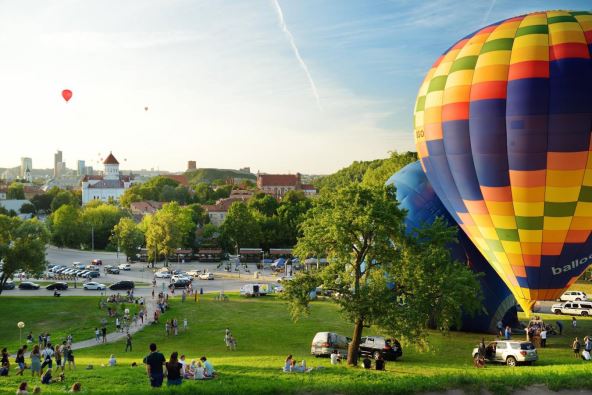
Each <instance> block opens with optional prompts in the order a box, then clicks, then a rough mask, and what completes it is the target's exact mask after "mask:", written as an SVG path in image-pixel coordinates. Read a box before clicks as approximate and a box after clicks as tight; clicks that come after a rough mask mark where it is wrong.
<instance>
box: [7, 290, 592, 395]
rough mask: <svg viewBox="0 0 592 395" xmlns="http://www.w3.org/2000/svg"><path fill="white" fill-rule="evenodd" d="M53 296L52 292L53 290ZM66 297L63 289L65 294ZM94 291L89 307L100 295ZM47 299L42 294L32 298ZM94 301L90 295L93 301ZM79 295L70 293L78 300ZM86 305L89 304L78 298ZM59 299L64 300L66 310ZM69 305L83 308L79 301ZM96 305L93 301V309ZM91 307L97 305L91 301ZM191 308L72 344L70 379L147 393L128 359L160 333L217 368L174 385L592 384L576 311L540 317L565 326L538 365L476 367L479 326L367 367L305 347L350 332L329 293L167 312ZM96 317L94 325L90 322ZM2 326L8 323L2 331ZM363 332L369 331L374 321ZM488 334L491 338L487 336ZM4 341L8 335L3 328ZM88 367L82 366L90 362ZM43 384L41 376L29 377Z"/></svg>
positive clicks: (208, 299) (206, 301)
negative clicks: (124, 334) (302, 306)
mask: <svg viewBox="0 0 592 395" xmlns="http://www.w3.org/2000/svg"><path fill="white" fill-rule="evenodd" d="M10 299H13V298H6V299H3V301H2V302H3V303H2V304H0V314H1V315H2V317H10V318H9V319H8V320H3V321H12V322H15V321H16V316H15V315H14V314H13V310H15V309H6V308H5V303H4V302H5V301H6V300H10ZM48 299H49V298H48ZM66 299H69V298H63V299H62V300H66ZM87 299H90V300H91V302H89V306H92V305H94V304H95V303H96V299H94V298H87ZM41 300H42V299H39V300H36V301H35V304H36V303H37V302H38V301H41ZM93 300H94V301H93ZM73 303H74V302H73ZM77 303H79V305H80V304H84V303H87V302H86V301H84V299H83V298H78V302H77ZM62 307H65V306H61V307H60V310H61V308H62ZM71 307H72V311H77V312H79V311H81V310H83V309H82V308H81V307H74V306H71ZM94 309H95V310H96V307H95V308H94ZM88 310H92V307H88ZM174 317H176V318H177V319H179V320H180V321H182V320H183V318H185V317H187V319H188V321H189V331H188V332H187V333H180V334H179V336H177V337H174V336H171V337H166V336H165V331H164V325H163V324H162V323H161V324H160V325H155V326H151V327H149V328H147V329H145V330H144V331H142V332H140V333H137V334H136V335H135V336H134V351H133V352H130V353H125V352H124V349H125V345H124V343H123V342H119V343H114V344H107V345H104V346H97V347H93V348H90V349H85V350H79V351H77V352H76V358H77V364H78V369H77V370H76V371H72V372H68V371H67V372H66V379H67V380H66V381H67V383H66V384H67V385H71V384H72V383H73V382H74V381H80V382H81V383H83V387H85V388H86V389H87V391H88V390H92V391H89V392H92V393H141V392H144V391H147V390H148V381H147V379H146V377H145V372H144V368H143V367H142V366H140V367H135V368H134V367H131V364H132V362H136V363H138V364H140V365H141V361H142V358H143V357H144V356H145V355H146V354H147V352H148V351H147V350H148V344H149V343H150V342H153V341H154V342H156V343H157V344H158V346H159V349H160V350H162V352H163V353H164V354H165V356H166V357H167V358H168V356H169V355H170V353H171V352H173V351H178V352H179V353H182V354H186V355H187V359H188V360H191V359H194V358H199V357H200V356H202V355H207V356H208V359H209V360H210V361H212V363H213V364H214V366H215V367H216V369H217V370H218V371H219V372H220V376H219V378H218V379H216V380H213V381H208V382H191V381H186V382H184V384H183V385H182V386H181V387H180V388H178V389H177V391H176V392H175V393H196V392H198V391H199V392H200V393H253V394H260V393H270V394H271V393H282V394H284V393H351V394H366V393H370V392H372V393H410V392H412V391H427V390H437V389H447V388H460V387H462V388H469V389H477V388H480V387H487V388H489V389H492V390H493V391H494V392H495V393H504V392H507V391H508V389H509V388H512V387H521V386H527V385H530V384H533V383H542V384H547V385H549V386H550V387H551V388H586V387H592V383H591V382H590V380H589V372H590V367H591V366H590V364H586V363H585V362H583V361H581V360H580V359H575V358H574V357H573V354H572V353H571V350H570V344H571V341H572V338H573V336H576V335H577V336H580V337H583V336H584V335H585V334H587V333H592V321H590V320H589V319H580V320H579V321H578V328H577V330H575V331H574V330H572V329H571V327H570V325H569V322H568V321H569V317H564V316H561V317H558V316H554V315H552V316H548V317H544V318H547V319H550V320H553V322H554V321H555V320H556V319H557V318H561V319H562V320H564V321H565V328H566V331H565V332H564V336H562V337H558V336H555V337H551V338H550V339H549V341H548V343H549V347H548V348H546V349H540V350H539V355H540V361H539V362H538V363H537V364H536V365H535V366H532V367H527V366H524V367H522V366H521V367H517V368H508V367H505V366H489V365H488V366H487V367H486V368H485V369H475V368H473V367H472V361H471V358H470V352H471V349H472V348H473V346H474V345H475V344H476V343H477V341H478V339H480V336H481V335H478V334H470V333H458V332H454V333H450V334H449V335H446V336H444V335H442V334H440V333H437V332H434V333H433V335H432V337H431V339H430V340H431V344H432V346H431V349H430V350H429V351H428V352H418V351H417V350H415V349H414V348H413V347H412V346H405V350H404V355H403V358H402V360H400V361H397V362H395V363H388V364H387V372H376V371H364V370H363V369H351V368H346V367H343V366H338V367H331V366H330V365H329V363H328V362H329V361H328V360H327V359H315V358H313V357H311V356H310V355H309V352H310V341H311V339H312V337H313V335H314V334H315V332H317V331H336V332H339V333H343V334H348V335H349V334H350V333H351V325H350V324H348V323H346V322H343V321H342V320H341V319H340V316H339V314H338V312H337V310H336V308H335V306H334V305H333V304H331V303H330V302H326V301H319V302H315V303H313V306H312V313H311V315H310V317H308V318H305V319H302V320H301V321H299V322H297V323H293V322H292V321H290V319H289V316H288V313H287V311H286V306H285V302H283V301H281V300H279V299H278V298H275V297H266V298H261V299H243V298H240V297H238V296H232V297H231V298H230V301H229V302H216V301H214V300H213V297H212V295H206V296H204V297H203V299H202V300H201V301H199V302H198V303H194V302H193V301H191V302H189V301H187V302H185V303H181V302H180V301H179V300H178V299H175V300H174V301H173V302H172V309H171V311H170V312H167V313H166V314H165V315H164V316H163V321H164V319H171V318H174ZM90 326H92V325H90ZM226 327H229V328H230V329H231V330H232V331H233V333H234V335H235V336H236V338H237V341H238V351H235V352H230V351H227V350H226V348H225V346H224V342H223V337H224V329H225V328H226ZM4 331H5V329H4V327H2V332H0V333H4ZM367 334H372V331H371V330H369V331H368V332H367ZM489 338H491V337H489ZM2 341H4V336H2ZM110 354H115V356H116V357H117V359H118V362H119V365H120V366H118V367H115V368H108V367H103V366H102V365H103V364H106V362H107V359H108V358H109V356H110ZM288 354H293V355H294V356H295V357H296V358H297V359H306V360H307V362H308V365H309V366H315V367H316V366H324V367H326V368H325V369H322V370H317V371H313V372H311V373H308V374H296V373H292V374H285V373H282V372H281V370H280V368H281V366H282V365H283V361H284V359H285V357H286V355H288ZM90 364H92V365H93V369H92V370H85V369H84V368H85V367H86V366H87V365H90ZM2 380H3V381H5V383H3V385H1V386H0V393H14V390H15V388H16V386H17V384H18V382H19V381H20V378H17V377H14V375H11V376H10V377H8V378H2ZM31 382H32V383H37V379H35V380H32V381H31ZM64 388H65V385H61V384H54V385H51V386H49V387H47V386H45V388H44V389H43V392H44V393H63V392H64Z"/></svg>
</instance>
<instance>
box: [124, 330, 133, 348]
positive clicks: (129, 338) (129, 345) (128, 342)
mask: <svg viewBox="0 0 592 395" xmlns="http://www.w3.org/2000/svg"><path fill="white" fill-rule="evenodd" d="M128 348H129V350H130V351H132V335H130V334H129V333H128V334H127V337H126V340H125V352H127V349H128Z"/></svg>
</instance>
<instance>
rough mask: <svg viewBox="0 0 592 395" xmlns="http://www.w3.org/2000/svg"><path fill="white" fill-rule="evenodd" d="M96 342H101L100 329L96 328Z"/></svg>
mask: <svg viewBox="0 0 592 395" xmlns="http://www.w3.org/2000/svg"><path fill="white" fill-rule="evenodd" d="M95 340H96V341H97V343H99V342H100V341H101V331H100V330H99V328H95Z"/></svg>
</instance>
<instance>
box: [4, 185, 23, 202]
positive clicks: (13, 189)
mask: <svg viewBox="0 0 592 395" xmlns="http://www.w3.org/2000/svg"><path fill="white" fill-rule="evenodd" d="M6 199H9V200H24V199H25V187H24V185H23V184H22V183H20V182H13V183H12V184H10V185H9V186H8V191H7V192H6Z"/></svg>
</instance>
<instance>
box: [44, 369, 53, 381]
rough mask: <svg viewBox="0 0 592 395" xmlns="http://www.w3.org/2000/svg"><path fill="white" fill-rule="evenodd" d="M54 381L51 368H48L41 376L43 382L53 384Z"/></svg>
mask: <svg viewBox="0 0 592 395" xmlns="http://www.w3.org/2000/svg"><path fill="white" fill-rule="evenodd" d="M52 381H53V380H52V377H51V368H47V370H46V371H45V373H43V376H41V384H51V383H52Z"/></svg>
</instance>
